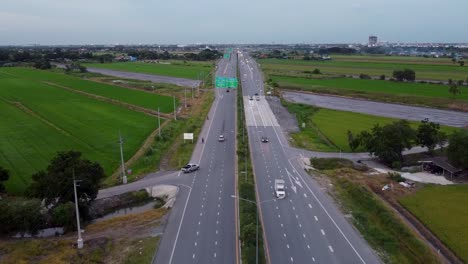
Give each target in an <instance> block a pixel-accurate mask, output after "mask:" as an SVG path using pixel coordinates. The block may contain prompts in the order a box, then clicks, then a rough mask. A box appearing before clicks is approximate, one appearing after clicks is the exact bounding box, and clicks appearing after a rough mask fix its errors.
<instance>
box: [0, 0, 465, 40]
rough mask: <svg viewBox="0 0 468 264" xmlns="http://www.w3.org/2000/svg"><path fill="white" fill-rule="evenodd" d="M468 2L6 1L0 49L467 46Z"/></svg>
mask: <svg viewBox="0 0 468 264" xmlns="http://www.w3.org/2000/svg"><path fill="white" fill-rule="evenodd" d="M466 10H468V0H391V1H390V0H236V1H232V0H231V1H227V0H165V1H161V0H0V45H29V44H42V45H50V44H53V45H68V44H192V43H240V44H242V43H246V44H247V43H266V44H271V43H365V42H367V38H368V36H369V35H372V34H375V35H377V36H378V37H379V40H382V41H390V42H449V43H454V42H465V43H466V42H468V19H467V16H466Z"/></svg>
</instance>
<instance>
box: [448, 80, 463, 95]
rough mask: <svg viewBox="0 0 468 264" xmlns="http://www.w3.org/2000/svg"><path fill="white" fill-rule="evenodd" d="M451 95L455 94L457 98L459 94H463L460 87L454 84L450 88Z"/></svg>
mask: <svg viewBox="0 0 468 264" xmlns="http://www.w3.org/2000/svg"><path fill="white" fill-rule="evenodd" d="M449 93H451V94H453V96H456V95H457V94H461V90H460V88H459V87H458V85H456V84H455V83H452V85H450V87H449Z"/></svg>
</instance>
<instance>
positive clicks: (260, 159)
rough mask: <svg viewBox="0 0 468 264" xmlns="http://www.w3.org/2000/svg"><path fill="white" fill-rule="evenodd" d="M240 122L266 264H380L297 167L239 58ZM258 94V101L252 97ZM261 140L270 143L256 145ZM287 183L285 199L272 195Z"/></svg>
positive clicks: (246, 61) (259, 81)
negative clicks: (276, 182)
mask: <svg viewBox="0 0 468 264" xmlns="http://www.w3.org/2000/svg"><path fill="white" fill-rule="evenodd" d="M239 66H240V77H241V84H242V89H243V100H244V106H245V118H246V123H247V126H248V135H249V145H250V150H251V154H252V161H253V168H254V174H255V179H256V188H257V203H258V204H260V219H261V222H262V224H263V231H264V239H265V247H266V254H267V261H268V262H269V263H273V264H274V263H282V264H283V263H380V260H379V258H378V257H377V256H376V254H375V253H374V252H373V251H372V249H371V248H370V247H369V245H368V244H367V243H366V242H365V241H364V239H363V238H362V237H361V236H360V234H359V233H358V232H357V231H356V230H355V229H354V228H353V227H352V226H351V224H350V223H349V222H348V221H347V220H346V219H345V218H344V216H343V214H342V213H341V212H339V210H338V209H337V207H336V205H335V204H334V202H333V201H332V199H331V198H330V197H329V196H327V195H326V194H324V193H322V191H321V189H320V187H319V186H318V184H317V183H316V182H315V181H314V180H313V179H312V177H310V176H309V175H308V174H307V173H306V172H305V171H304V170H303V169H302V168H301V165H300V164H299V161H298V158H299V155H298V153H297V152H296V151H292V150H291V149H290V148H288V147H287V146H288V144H287V139H286V138H285V136H284V134H283V133H282V131H281V128H280V126H279V124H278V121H277V120H276V117H275V115H274V114H273V112H272V110H271V109H270V106H269V104H268V102H267V100H265V97H264V96H262V95H263V77H262V74H261V72H260V70H259V68H258V66H257V63H256V62H255V61H254V60H253V59H252V58H251V57H249V56H248V55H247V54H246V53H240V54H239ZM255 93H258V94H259V95H260V100H259V101H257V100H256V99H255V96H254V98H253V100H250V96H252V95H254V94H255ZM262 136H267V137H268V138H269V143H262V142H261V141H260V139H261V137H262ZM275 179H283V180H285V182H286V185H287V187H286V193H287V196H286V198H285V199H282V200H277V199H275V196H274V180H275Z"/></svg>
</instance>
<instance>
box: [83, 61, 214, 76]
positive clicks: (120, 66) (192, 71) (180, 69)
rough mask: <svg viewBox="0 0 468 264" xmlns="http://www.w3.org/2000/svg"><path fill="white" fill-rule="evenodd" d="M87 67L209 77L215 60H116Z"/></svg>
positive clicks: (87, 65)
mask: <svg viewBox="0 0 468 264" xmlns="http://www.w3.org/2000/svg"><path fill="white" fill-rule="evenodd" d="M86 67H94V68H105V69H110V70H118V71H129V72H139V73H148V74H155V75H164V76H170V77H178V78H187V79H194V80H196V79H198V78H199V75H200V74H204V76H205V77H207V76H208V75H209V73H210V71H211V69H212V68H213V62H193V61H190V62H186V63H184V62H183V61H161V63H143V62H116V63H94V64H86Z"/></svg>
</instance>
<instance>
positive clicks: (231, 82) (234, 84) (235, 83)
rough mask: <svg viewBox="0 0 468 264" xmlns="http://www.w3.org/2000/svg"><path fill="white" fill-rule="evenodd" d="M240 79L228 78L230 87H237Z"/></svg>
mask: <svg viewBox="0 0 468 264" xmlns="http://www.w3.org/2000/svg"><path fill="white" fill-rule="evenodd" d="M237 85H238V81H237V78H228V87H229V88H237Z"/></svg>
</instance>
